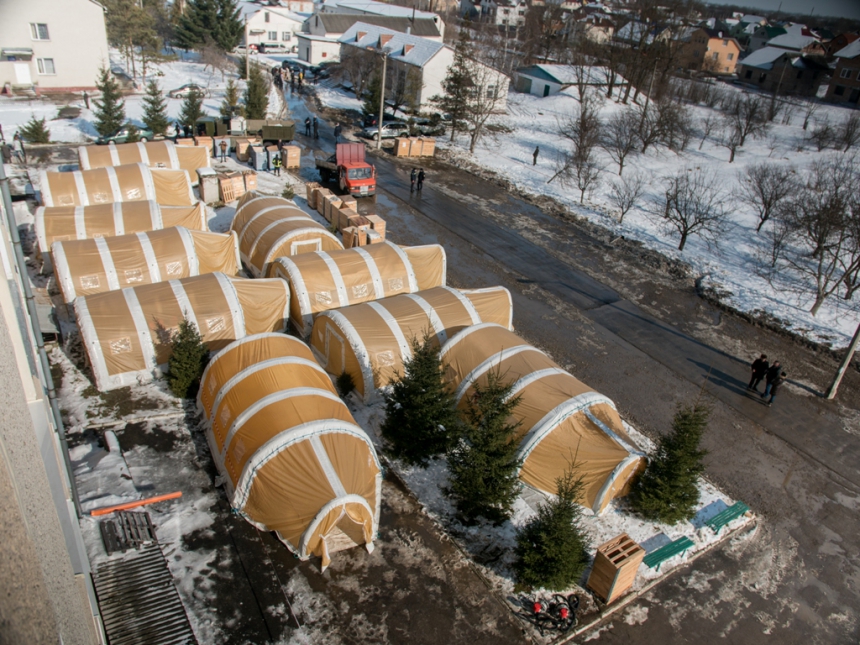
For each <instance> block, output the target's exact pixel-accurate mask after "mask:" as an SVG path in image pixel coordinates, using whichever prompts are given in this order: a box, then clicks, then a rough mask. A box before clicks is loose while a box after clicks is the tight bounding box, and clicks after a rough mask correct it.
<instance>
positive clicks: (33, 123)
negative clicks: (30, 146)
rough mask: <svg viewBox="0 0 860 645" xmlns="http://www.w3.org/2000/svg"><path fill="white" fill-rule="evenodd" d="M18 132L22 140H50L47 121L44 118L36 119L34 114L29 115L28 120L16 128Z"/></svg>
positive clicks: (33, 141)
mask: <svg viewBox="0 0 860 645" xmlns="http://www.w3.org/2000/svg"><path fill="white" fill-rule="evenodd" d="M18 134H20V135H21V138H22V139H24V141H29V142H30V143H50V142H51V132H50V131H49V130H48V125H47V122H46V121H45V119H44V118H42V119H37V118H36V116H35V115H33V116H31V117H30V120H29V121H27V123H25V124H24V125H22V126H21V127H20V128H19V129H18Z"/></svg>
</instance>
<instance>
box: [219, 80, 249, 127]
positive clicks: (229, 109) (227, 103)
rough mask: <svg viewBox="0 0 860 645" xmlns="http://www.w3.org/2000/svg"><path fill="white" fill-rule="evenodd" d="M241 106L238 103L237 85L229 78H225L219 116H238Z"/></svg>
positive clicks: (241, 109)
mask: <svg viewBox="0 0 860 645" xmlns="http://www.w3.org/2000/svg"><path fill="white" fill-rule="evenodd" d="M243 111H244V110H243V108H242V106H241V105H239V86H238V85H237V84H236V82H235V81H234V80H233V79H232V78H231V79H228V80H227V87H225V88H224V100H223V101H222V102H221V108H220V112H221V116H223V117H226V118H228V119H229V118H230V117H232V116H240V115H241V114H242V112H243Z"/></svg>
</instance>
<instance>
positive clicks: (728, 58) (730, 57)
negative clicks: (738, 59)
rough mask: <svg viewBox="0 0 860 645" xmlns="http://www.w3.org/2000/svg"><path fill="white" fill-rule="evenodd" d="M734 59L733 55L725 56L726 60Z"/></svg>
mask: <svg viewBox="0 0 860 645" xmlns="http://www.w3.org/2000/svg"><path fill="white" fill-rule="evenodd" d="M734 59H735V55H734V54H728V55H727V56H726V60H734Z"/></svg>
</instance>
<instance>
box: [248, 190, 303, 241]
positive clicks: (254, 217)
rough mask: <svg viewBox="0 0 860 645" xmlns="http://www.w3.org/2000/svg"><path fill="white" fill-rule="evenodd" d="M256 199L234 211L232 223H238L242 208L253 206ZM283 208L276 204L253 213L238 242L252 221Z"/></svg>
mask: <svg viewBox="0 0 860 645" xmlns="http://www.w3.org/2000/svg"><path fill="white" fill-rule="evenodd" d="M257 199H263V198H262V197H258V198H257ZM257 199H252V200H251V201H250V202H248V203H247V204H243V205H242V207H241V208H240V209H239V210H237V211H236V214H235V215H233V221H234V222H238V221H239V219H238V217H239V213H241V212H242V209H243V208H245V206H248V205H249V204H253V203H254V202H255V201H257ZM283 207H284V205H283V204H278V205H277V206H266V208H264V209H262V210H261V211H260V212H259V213H254V214H253V215H252V216H251V219H249V220H248V221H247V222H245V224H244V225H243V226H242V230H241V231H239V239H240V240H242V239H244V238H245V233H246V232H247V230H248V227H249V226H250V225H251V224H253V222H254V220H256V219H257V218H259V217H262V216H263V215H265V214H266V213H270V212H272V211H274V210H278V209H279V208H283ZM308 219H310V217H309V218H308ZM233 230H236V229H233Z"/></svg>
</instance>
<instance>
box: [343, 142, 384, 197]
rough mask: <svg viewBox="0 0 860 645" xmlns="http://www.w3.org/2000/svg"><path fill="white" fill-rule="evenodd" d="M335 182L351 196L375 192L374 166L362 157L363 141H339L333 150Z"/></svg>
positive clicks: (362, 195)
mask: <svg viewBox="0 0 860 645" xmlns="http://www.w3.org/2000/svg"><path fill="white" fill-rule="evenodd" d="M335 158H336V161H337V183H338V185H339V186H340V189H341V190H342V191H343V192H345V193H349V194H350V195H352V196H353V197H370V196H371V195H375V194H376V168H374V167H373V166H371V165H370V164H369V163H367V161H365V159H364V144H363V143H339V144H337V151H336V152H335Z"/></svg>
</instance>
